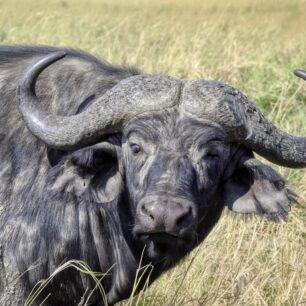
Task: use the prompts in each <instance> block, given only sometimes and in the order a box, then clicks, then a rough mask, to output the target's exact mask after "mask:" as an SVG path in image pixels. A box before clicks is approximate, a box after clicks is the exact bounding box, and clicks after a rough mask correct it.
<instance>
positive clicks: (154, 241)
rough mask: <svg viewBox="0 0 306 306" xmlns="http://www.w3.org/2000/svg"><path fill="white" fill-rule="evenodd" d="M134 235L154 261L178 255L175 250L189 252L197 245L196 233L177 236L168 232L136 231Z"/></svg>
mask: <svg viewBox="0 0 306 306" xmlns="http://www.w3.org/2000/svg"><path fill="white" fill-rule="evenodd" d="M134 236H135V237H137V238H138V240H139V241H141V242H142V243H143V244H144V246H145V253H146V254H147V256H148V257H149V258H150V260H151V261H152V262H153V263H157V262H159V261H163V260H167V259H171V258H173V257H176V254H175V251H179V252H180V253H181V252H184V253H185V252H188V251H189V250H190V249H192V247H193V246H194V245H195V241H196V239H195V237H196V235H195V234H194V233H190V234H188V235H184V236H177V235H173V234H171V233H167V232H140V231H137V230H136V231H134Z"/></svg>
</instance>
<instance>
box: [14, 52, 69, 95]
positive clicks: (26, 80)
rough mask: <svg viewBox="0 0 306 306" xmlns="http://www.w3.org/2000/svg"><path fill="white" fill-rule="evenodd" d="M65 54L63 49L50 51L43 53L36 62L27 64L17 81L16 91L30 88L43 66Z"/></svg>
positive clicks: (45, 66)
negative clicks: (46, 53)
mask: <svg viewBox="0 0 306 306" xmlns="http://www.w3.org/2000/svg"><path fill="white" fill-rule="evenodd" d="M65 56H66V52H65V51H57V52H52V53H50V54H48V55H45V56H44V57H43V58H41V59H39V60H38V61H37V62H35V63H34V64H32V65H31V66H29V67H28V68H27V69H26V71H25V72H24V74H23V75H22V77H21V79H20V81H19V84H18V88H17V92H20V90H21V89H25V90H31V89H32V87H33V83H35V79H36V78H37V76H38V75H39V74H40V73H41V72H42V71H43V70H44V69H45V68H47V67H48V66H50V65H51V64H53V63H54V62H56V61H58V60H60V59H62V58H63V57H65Z"/></svg>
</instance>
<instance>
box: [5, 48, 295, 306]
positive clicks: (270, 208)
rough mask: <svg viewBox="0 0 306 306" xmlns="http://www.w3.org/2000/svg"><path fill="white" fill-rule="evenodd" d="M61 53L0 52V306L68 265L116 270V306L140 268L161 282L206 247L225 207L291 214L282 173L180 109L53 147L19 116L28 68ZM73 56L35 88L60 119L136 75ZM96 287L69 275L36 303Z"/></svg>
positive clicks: (17, 300) (108, 288)
mask: <svg viewBox="0 0 306 306" xmlns="http://www.w3.org/2000/svg"><path fill="white" fill-rule="evenodd" d="M55 50H57V49H55V48H30V47H23V48H19V47H1V48H0V73H1V74H0V87H1V108H0V121H1V125H0V141H1V146H0V163H1V167H0V175H1V184H0V277H1V278H0V305H23V303H24V301H25V299H26V297H27V295H28V294H29V292H30V290H31V289H32V288H33V287H34V286H35V284H36V283H37V282H38V281H40V280H41V279H45V278H47V277H48V276H49V275H50V274H51V273H52V272H53V271H54V270H55V269H56V268H57V267H58V266H59V265H61V264H63V263H64V262H67V261H69V260H72V259H75V260H82V261H84V262H86V263H87V264H88V265H89V266H90V268H91V269H92V270H94V271H97V272H104V273H105V272H109V275H108V276H105V277H104V278H103V280H102V281H101V284H102V286H103V288H104V290H105V292H106V294H107V300H108V302H109V303H111V304H112V303H115V302H117V301H120V300H122V299H124V298H127V297H128V296H129V295H130V294H131V291H132V288H133V284H134V278H135V274H136V271H137V268H138V267H139V265H140V260H141V264H142V265H145V264H149V263H151V264H152V265H153V266H154V269H153V272H152V274H151V276H150V282H152V281H154V280H155V279H156V278H157V277H158V276H159V275H160V274H161V273H162V272H163V271H165V270H167V269H169V268H170V267H172V266H174V265H175V264H177V262H178V261H179V260H180V259H181V258H183V257H184V256H185V255H186V254H187V253H188V252H189V251H190V250H192V249H193V248H194V247H195V246H196V245H198V244H199V243H200V242H201V241H203V239H204V238H205V237H206V236H207V234H208V233H209V232H210V230H211V229H212V228H213V226H214V224H215V223H216V222H217V221H218V219H219V217H220V214H221V212H222V209H223V207H224V206H225V204H228V205H229V207H230V209H232V210H234V211H236V212H243V213H260V214H264V215H267V216H270V217H271V218H274V219H277V218H284V217H285V216H286V215H287V212H288V211H289V207H290V202H291V200H292V198H291V196H290V195H288V194H287V191H286V189H285V186H284V181H283V180H282V178H281V177H280V176H279V175H278V174H277V173H275V171H274V170H272V169H271V168H269V167H267V166H265V165H263V164H261V163H259V162H258V161H256V160H255V159H254V157H253V155H252V152H250V151H249V150H247V149H245V148H244V147H242V146H239V145H237V144H233V143H229V142H228V137H227V135H226V133H225V132H224V130H223V129H222V127H221V126H219V125H217V124H215V123H213V122H210V121H203V120H198V119H197V118H195V117H192V116H190V115H187V114H180V113H177V112H176V111H174V110H173V111H165V112H160V113H152V114H150V115H146V116H145V115H143V116H139V117H137V118H135V119H133V120H131V121H130V122H129V123H128V124H127V125H126V126H125V128H124V129H123V131H122V133H120V134H116V135H111V136H109V137H108V138H106V139H101V140H100V142H98V143H96V144H94V145H92V146H90V147H86V148H83V149H80V150H77V151H71V152H63V151H57V150H53V149H49V148H46V146H45V145H44V144H43V143H42V142H40V141H39V140H38V139H36V138H35V137H34V136H33V135H31V133H30V132H29V131H28V129H27V128H26V126H25V124H24V122H23V120H22V119H21V117H20V115H19V113H18V110H17V107H16V101H15V89H16V88H15V87H16V82H17V79H18V77H19V75H20V74H21V72H22V71H23V70H24V69H25V67H26V66H27V65H28V64H29V63H30V62H33V61H34V60H35V59H37V58H38V57H40V56H41V55H43V54H46V53H49V52H52V51H55ZM66 51H67V57H66V58H65V59H64V60H62V61H60V62H58V63H55V64H54V65H52V66H50V67H49V68H47V69H46V71H44V72H43V73H42V74H41V76H40V77H39V79H38V82H37V87H36V92H37V94H38V96H39V100H40V101H41V103H42V104H43V105H44V107H45V108H46V109H48V110H49V111H51V112H53V113H57V114H61V115H70V114H74V113H76V112H81V111H83V110H84V109H85V108H86V107H87V105H88V104H90V103H94V101H95V97H97V96H101V95H102V94H103V93H104V92H105V91H106V90H107V89H109V88H110V87H112V86H114V85H115V84H117V83H118V82H120V80H122V79H123V78H127V77H129V76H131V75H134V74H137V73H138V72H137V71H136V70H131V69H122V68H116V67H113V66H110V65H108V64H106V63H102V62H100V61H99V60H97V59H96V58H94V57H92V56H90V55H87V54H85V53H82V52H78V51H73V50H66ZM244 201H245V202H244ZM244 203H245V204H244ZM141 286H142V284H141V285H140V288H141ZM140 288H138V289H140ZM92 290H94V293H93V294H92V295H91V298H90V302H91V303H99V302H100V303H101V296H100V295H99V292H98V291H97V290H95V283H94V282H93V281H92V280H91V279H90V277H88V276H85V275H84V274H83V275H82V274H80V273H79V272H78V271H76V270H74V269H72V268H70V269H68V270H65V271H64V272H62V273H60V274H59V275H57V276H56V278H55V279H54V280H53V281H52V283H51V284H50V285H49V286H48V287H47V288H46V289H45V290H44V292H43V293H42V294H41V295H40V297H39V299H38V300H37V302H41V301H42V300H43V299H44V298H45V297H47V296H48V294H49V293H51V295H50V296H48V298H47V300H46V302H45V305H46V304H48V305H77V304H78V303H79V302H80V300H81V299H82V298H83V300H84V299H85V300H86V298H88V296H89V295H90V294H91V291H92Z"/></svg>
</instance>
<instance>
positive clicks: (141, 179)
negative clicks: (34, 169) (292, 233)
mask: <svg viewBox="0 0 306 306" xmlns="http://www.w3.org/2000/svg"><path fill="white" fill-rule="evenodd" d="M64 56H65V53H64V52H56V53H52V54H50V55H47V56H45V57H44V58H42V59H41V60H39V61H38V62H36V63H35V64H33V65H31V66H30V67H29V68H28V69H27V70H26V72H25V73H24V74H23V76H22V77H21V79H20V82H19V85H18V90H17V99H18V103H19V109H20V111H21V114H22V116H23V118H24V120H25V122H26V124H27V126H28V128H29V129H30V131H31V132H32V133H33V134H34V135H36V136H37V137H38V138H39V139H41V140H42V141H43V142H44V143H46V144H47V146H48V147H49V150H50V151H49V156H50V160H51V162H52V160H54V159H55V157H56V156H58V155H57V154H55V152H63V156H64V158H63V159H61V160H62V163H61V167H62V168H63V169H64V170H62V172H61V175H58V176H57V177H56V179H55V181H54V184H53V187H54V188H60V187H61V186H62V188H73V190H74V191H75V192H76V193H77V194H78V195H84V194H87V195H88V196H89V197H90V198H91V199H92V200H93V201H95V202H100V203H105V202H109V201H111V200H113V199H114V198H116V197H118V196H120V194H122V191H123V190H124V191H125V192H124V194H125V195H124V196H125V197H127V199H128V201H126V203H128V204H126V205H127V206H128V207H126V208H125V209H126V210H128V211H129V214H130V217H131V218H127V220H125V223H126V224H127V228H129V229H130V231H131V233H132V237H133V239H135V241H137V244H139V246H140V248H143V247H145V254H146V256H147V257H148V258H149V260H150V261H152V262H154V263H158V262H161V261H164V262H167V264H168V266H170V265H171V259H173V258H178V259H179V258H180V257H182V256H183V255H185V254H186V253H187V251H188V250H190V249H192V248H193V247H194V246H195V245H196V244H197V243H198V242H199V241H201V240H203V238H204V237H205V235H206V234H207V232H208V231H209V229H210V228H211V227H212V225H213V224H214V222H215V221H216V220H217V218H218V216H219V215H220V212H221V209H222V207H223V206H224V204H226V205H228V207H229V208H230V209H232V210H233V211H236V212H241V213H259V214H264V215H266V216H268V217H270V218H272V219H275V220H276V219H279V218H285V217H286V215H287V213H288V211H289V209H290V203H291V202H292V200H294V195H293V194H292V193H291V192H290V191H289V190H288V189H287V188H286V187H285V182H284V180H283V179H282V178H281V176H280V175H279V174H277V173H276V172H275V171H274V170H273V169H272V168H270V167H268V166H266V165H264V164H262V163H261V162H259V161H257V160H256V159H255V158H254V157H253V153H252V151H255V152H256V153H258V154H260V155H262V156H264V157H265V158H267V159H268V160H270V161H272V162H274V163H277V164H280V165H283V166H287V167H303V166H306V139H305V138H303V137H296V136H292V135H289V134H286V133H285V132H283V131H280V130H278V129H277V128H276V127H275V126H273V125H272V124H271V123H270V122H269V121H267V120H266V118H265V117H264V116H263V115H262V114H261V112H260V111H259V110H258V109H257V108H256V107H255V105H254V104H253V103H252V102H250V101H249V100H248V99H247V97H245V96H244V95H243V94H242V93H241V92H239V91H238V90H236V89H234V88H232V87H230V86H228V85H225V84H223V83H220V82H217V81H205V80H199V81H181V80H178V79H175V78H172V77H166V76H159V75H146V74H143V75H136V76H131V77H129V78H127V79H124V80H122V81H121V82H119V83H118V84H117V85H115V86H114V87H113V88H111V89H110V90H108V91H107V92H106V93H105V94H104V95H103V96H101V97H97V98H96V99H95V100H94V101H93V103H92V104H91V105H89V106H87V107H86V108H85V110H83V111H81V112H78V113H77V114H76V115H74V116H67V117H63V116H57V115H54V114H50V113H46V112H45V111H44V109H43V106H42V105H40V104H39V101H38V98H37V97H36V95H35V90H34V88H35V81H36V79H37V77H38V76H39V74H40V72H41V71H43V70H44V69H45V68H47V66H48V65H50V64H52V63H53V62H55V61H57V60H59V59H61V58H62V57H64ZM50 152H51V153H52V154H51V153H50ZM84 169H85V170H84ZM63 186H64V187H63ZM67 186H70V187H67ZM71 186H72V187H71ZM212 216H214V217H212ZM176 250H177V251H176Z"/></svg>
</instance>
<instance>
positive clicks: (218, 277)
mask: <svg viewBox="0 0 306 306" xmlns="http://www.w3.org/2000/svg"><path fill="white" fill-rule="evenodd" d="M305 13H306V1H292V0H281V1H261V0H256V1H243V0H237V1H234V0H230V1H227V2H226V3H225V1H220V0H218V1H212V0H211V1H208V0H207V1H205V0H202V1H200V0H188V1H187V0H177V1H174V0H172V1H162V0H157V1H141V0H128V1H124V0H113V1H106V0H103V1H99V0H91V1H80V0H75V1H72V0H70V1H67V0H66V1H65V0H48V1H40V2H38V1H34V0H26V1H17V0H13V1H10V2H9V3H8V1H5V2H4V1H1V2H0V42H1V43H2V44H11V43H14V44H24V43H26V44H47V45H57V46H71V47H76V48H81V49H84V50H87V51H88V52H91V53H94V54H95V55H97V56H99V57H103V58H105V59H106V60H107V61H109V62H111V63H117V64H121V63H124V64H127V65H132V66H137V67H139V68H140V69H142V70H144V71H146V72H155V73H164V74H170V75H174V76H177V77H181V78H188V79H195V78H206V79H219V80H222V81H225V82H228V83H230V84H232V85H234V86H236V87H238V88H240V89H241V90H243V91H244V92H245V93H246V94H247V95H248V96H249V97H250V98H251V99H252V100H254V101H255V102H256V103H257V105H259V106H260V107H261V108H262V110H263V112H264V113H265V114H266V115H267V116H268V117H269V118H270V119H271V120H273V122H275V124H276V125H277V126H279V127H281V128H283V129H285V130H287V131H290V132H293V133H297V134H303V135H306V84H305V83H302V81H300V80H298V79H296V78H295V77H294V76H293V75H292V73H291V71H292V69H294V68H298V67H301V68H302V67H304V68H306V18H305V17H306V16H305ZM276 168H277V170H278V171H279V172H281V173H282V174H283V175H284V176H285V177H286V179H287V180H288V182H289V184H290V185H291V186H292V188H293V189H294V190H295V191H296V192H297V193H298V194H299V195H300V196H301V199H300V201H301V203H305V198H306V188H305V185H306V172H305V170H290V169H285V168H281V167H276ZM305 241H306V209H305V206H295V207H294V208H293V211H292V214H291V216H290V219H289V221H288V222H287V223H280V224H273V223H270V222H268V221H266V220H262V219H259V218H251V219H249V220H246V221H245V220H242V218H240V217H239V216H238V217H233V216H232V215H230V214H228V213H226V212H225V213H224V216H223V217H222V219H221V221H220V222H219V224H218V225H217V226H216V228H215V229H214V230H213V232H212V233H211V235H210V236H209V237H208V239H207V240H206V241H205V242H204V243H203V244H201V245H200V246H199V247H198V248H197V249H196V250H195V251H194V252H192V254H190V256H189V257H188V258H187V259H185V260H184V261H183V262H182V263H181V264H180V265H179V266H178V267H176V268H175V269H173V270H171V271H169V272H168V273H167V274H165V275H164V276H163V277H162V278H160V279H159V280H158V281H156V283H154V284H153V285H152V286H151V287H150V288H149V290H147V291H146V292H144V293H142V294H140V296H138V297H135V298H134V299H131V300H129V301H126V302H123V303H122V304H123V305H125V304H128V305H306V243H305Z"/></svg>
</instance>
